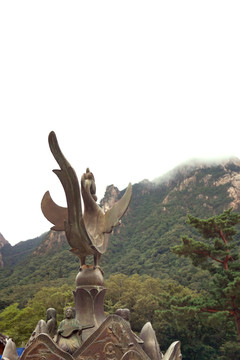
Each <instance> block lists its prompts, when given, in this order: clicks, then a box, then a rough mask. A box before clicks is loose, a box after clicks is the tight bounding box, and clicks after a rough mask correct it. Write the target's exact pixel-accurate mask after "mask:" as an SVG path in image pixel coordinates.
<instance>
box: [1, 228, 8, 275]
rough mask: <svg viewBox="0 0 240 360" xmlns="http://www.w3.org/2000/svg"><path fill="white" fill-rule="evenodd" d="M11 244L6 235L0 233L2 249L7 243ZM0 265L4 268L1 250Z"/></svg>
mask: <svg viewBox="0 0 240 360" xmlns="http://www.w3.org/2000/svg"><path fill="white" fill-rule="evenodd" d="M7 244H9V242H8V241H7V240H6V239H5V238H4V236H3V235H2V234H1V233H0V250H1V248H3V247H4V246H5V245H7ZM0 267H1V268H3V267H4V262H3V259H2V253H1V252H0Z"/></svg>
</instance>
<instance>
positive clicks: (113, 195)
mask: <svg viewBox="0 0 240 360" xmlns="http://www.w3.org/2000/svg"><path fill="white" fill-rule="evenodd" d="M119 194H120V191H119V190H118V188H117V187H116V186H114V185H109V186H107V188H106V191H105V195H104V198H103V199H102V200H101V201H100V206H101V208H102V209H103V210H104V211H105V212H106V211H107V210H108V209H111V207H112V206H113V204H114V203H115V202H116V201H117V200H118V197H119Z"/></svg>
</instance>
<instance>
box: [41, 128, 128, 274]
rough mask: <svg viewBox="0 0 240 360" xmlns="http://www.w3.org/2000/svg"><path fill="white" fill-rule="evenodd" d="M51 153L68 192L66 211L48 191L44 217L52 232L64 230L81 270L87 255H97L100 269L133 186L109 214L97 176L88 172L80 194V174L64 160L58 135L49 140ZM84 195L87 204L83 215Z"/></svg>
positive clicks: (82, 180)
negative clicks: (102, 204) (100, 198)
mask: <svg viewBox="0 0 240 360" xmlns="http://www.w3.org/2000/svg"><path fill="white" fill-rule="evenodd" d="M48 141H49V146H50V150H51V152H52V154H53V156H54V158H55V160H56V161H57V163H58V165H59V166H60V170H53V172H54V173H55V174H56V175H57V176H58V178H59V180H60V181H61V183H62V186H63V188H64V191H65V195H66V200H67V208H65V207H61V206H58V205H57V204H56V203H55V202H54V201H53V200H52V198H51V195H50V193H49V191H47V192H46V193H45V194H44V196H43V199H42V202H41V208H42V212H43V214H44V216H45V217H46V218H47V219H48V220H49V221H50V222H51V223H52V224H53V225H54V226H53V227H52V228H51V229H52V230H56V231H65V234H66V237H67V240H68V243H69V245H70V246H71V251H72V252H73V253H74V254H75V255H77V256H78V257H79V258H80V263H81V267H82V266H83V265H85V261H86V257H87V256H88V255H93V256H94V266H95V267H100V258H101V255H102V254H103V253H105V251H106V250H107V247H108V241H109V235H110V233H111V232H112V230H113V228H114V227H115V226H117V225H119V224H120V219H121V217H122V216H123V215H124V213H125V212H126V210H127V208H128V205H129V203H130V200H131V196H132V186H131V184H129V185H128V187H127V189H126V191H125V193H124V195H123V196H122V198H121V199H120V200H119V201H117V202H116V203H115V204H114V205H113V207H112V208H111V209H109V210H107V211H106V212H104V211H103V209H102V208H101V207H100V206H99V205H98V204H97V202H96V201H97V197H96V184H95V179H94V175H93V173H92V172H90V170H89V169H87V170H86V173H84V174H83V175H82V177H81V192H80V186H79V182H78V178H77V175H76V173H75V171H74V169H73V168H72V167H71V165H70V163H69V162H68V161H67V159H66V158H65V157H64V155H63V153H62V151H61V149H60V147H59V144H58V141H57V137H56V135H55V133H54V132H53V131H52V132H51V133H50V134H49V137H48ZM81 195H82V199H83V203H84V213H83V212H82V202H81Z"/></svg>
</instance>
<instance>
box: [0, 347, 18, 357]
mask: <svg viewBox="0 0 240 360" xmlns="http://www.w3.org/2000/svg"><path fill="white" fill-rule="evenodd" d="M23 350H24V348H17V353H18V356H20V355H22V353H23ZM1 358H2V355H0V359H1Z"/></svg>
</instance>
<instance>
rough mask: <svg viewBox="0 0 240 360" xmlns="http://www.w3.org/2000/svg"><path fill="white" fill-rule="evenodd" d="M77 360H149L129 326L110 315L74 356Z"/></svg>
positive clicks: (119, 318)
mask: <svg viewBox="0 0 240 360" xmlns="http://www.w3.org/2000/svg"><path fill="white" fill-rule="evenodd" d="M73 357H74V359H77V360H123V359H124V360H130V359H132V360H149V359H150V358H149V357H148V356H147V354H146V353H145V352H144V351H143V350H142V348H141V346H140V345H139V344H138V343H137V341H136V339H135V336H134V334H133V333H132V331H131V328H130V326H129V324H128V323H127V322H126V321H125V320H124V319H123V318H121V317H120V316H117V315H110V316H109V317H108V318H107V319H106V320H105V321H104V322H103V323H102V324H101V326H100V327H99V328H98V329H97V330H96V331H95V332H94V334H92V335H91V336H90V337H89V338H88V339H87V340H86V341H85V343H83V345H82V346H81V348H80V349H78V350H77V351H76V352H75V353H74V354H73Z"/></svg>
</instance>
